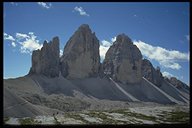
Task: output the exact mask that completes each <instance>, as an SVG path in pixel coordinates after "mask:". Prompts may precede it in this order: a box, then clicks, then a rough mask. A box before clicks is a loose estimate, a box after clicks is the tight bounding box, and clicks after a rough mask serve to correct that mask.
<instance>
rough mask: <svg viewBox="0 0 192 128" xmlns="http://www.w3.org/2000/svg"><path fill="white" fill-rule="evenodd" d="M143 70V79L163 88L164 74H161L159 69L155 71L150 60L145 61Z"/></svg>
mask: <svg viewBox="0 0 192 128" xmlns="http://www.w3.org/2000/svg"><path fill="white" fill-rule="evenodd" d="M141 70H142V76H143V77H145V78H146V79H147V80H149V81H150V82H152V83H154V84H155V85H157V86H161V84H162V81H163V76H162V73H161V72H160V68H159V67H157V69H155V68H154V67H153V65H152V64H151V62H150V61H149V60H147V59H143V60H142V67H141Z"/></svg>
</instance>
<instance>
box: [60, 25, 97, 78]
mask: <svg viewBox="0 0 192 128" xmlns="http://www.w3.org/2000/svg"><path fill="white" fill-rule="evenodd" d="M60 64H61V74H62V75H63V76H64V77H67V78H72V79H73V78H86V77H90V76H96V75H98V72H99V66H100V56H99V40H98V39H97V37H96V36H95V33H92V32H91V29H90V28H89V26H88V25H86V24H83V25H81V26H80V27H79V28H78V30H77V31H76V32H75V33H74V34H73V36H72V37H71V38H70V39H69V41H68V42H67V44H66V46H65V48H64V52H63V56H62V57H61V59H60Z"/></svg>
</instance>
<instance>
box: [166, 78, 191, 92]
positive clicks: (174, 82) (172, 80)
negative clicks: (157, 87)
mask: <svg viewBox="0 0 192 128" xmlns="http://www.w3.org/2000/svg"><path fill="white" fill-rule="evenodd" d="M165 79H166V80H167V81H168V82H169V83H171V84H172V85H174V86H175V87H176V88H178V89H181V88H185V89H187V90H189V86H187V85H186V84H185V83H183V82H182V81H180V80H178V79H177V78H175V77H171V78H170V79H168V78H165Z"/></svg>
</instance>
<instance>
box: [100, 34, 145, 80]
mask: <svg viewBox="0 0 192 128" xmlns="http://www.w3.org/2000/svg"><path fill="white" fill-rule="evenodd" d="M141 64H142V55H141V52H140V51H139V49H138V48H137V46H136V45H134V44H133V42H132V41H131V39H130V38H129V37H128V36H126V35H125V34H120V35H118V36H117V38H116V41H115V42H113V45H112V46H111V47H110V48H109V50H108V51H107V53H106V56H105V59H104V62H103V69H104V73H105V74H107V75H109V76H111V77H112V78H113V79H115V80H116V81H119V82H122V83H139V82H140V81H141V79H142V74H141Z"/></svg>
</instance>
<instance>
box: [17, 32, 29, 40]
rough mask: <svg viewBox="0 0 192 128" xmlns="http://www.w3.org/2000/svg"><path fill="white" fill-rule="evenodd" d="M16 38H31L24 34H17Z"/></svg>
mask: <svg viewBox="0 0 192 128" xmlns="http://www.w3.org/2000/svg"><path fill="white" fill-rule="evenodd" d="M16 38H17V39H25V38H29V36H28V35H27V34H23V33H16Z"/></svg>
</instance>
